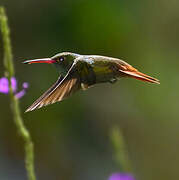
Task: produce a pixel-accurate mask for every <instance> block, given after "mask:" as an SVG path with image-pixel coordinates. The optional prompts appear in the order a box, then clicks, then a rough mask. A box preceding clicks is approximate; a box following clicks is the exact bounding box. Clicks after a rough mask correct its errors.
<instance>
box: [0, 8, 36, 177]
mask: <svg viewBox="0 0 179 180" xmlns="http://www.w3.org/2000/svg"><path fill="white" fill-rule="evenodd" d="M0 29H1V33H2V40H3V46H4V66H5V76H6V77H7V78H8V81H9V90H10V91H9V95H10V101H11V109H12V112H13V116H14V123H15V125H16V128H17V130H18V133H19V135H20V136H21V137H22V139H23V140H24V148H25V166H26V171H27V176H28V180H35V179H36V177H35V172H34V146H33V142H32V139H31V136H30V133H29V131H28V130H27V128H26V127H25V125H24V123H23V119H22V117H21V113H20V108H19V101H18V99H17V98H16V97H15V95H14V94H13V91H12V85H11V78H12V77H13V76H14V65H13V60H12V58H13V56H12V48H11V41H10V36H9V34H10V29H9V27H8V23H7V16H6V13H5V10H4V8H3V7H0Z"/></svg>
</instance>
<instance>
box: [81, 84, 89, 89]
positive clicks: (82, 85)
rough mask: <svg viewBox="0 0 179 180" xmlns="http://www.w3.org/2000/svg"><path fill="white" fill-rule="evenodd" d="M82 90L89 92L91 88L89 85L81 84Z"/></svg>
mask: <svg viewBox="0 0 179 180" xmlns="http://www.w3.org/2000/svg"><path fill="white" fill-rule="evenodd" d="M81 88H82V90H87V89H88V88H89V86H88V84H84V83H81Z"/></svg>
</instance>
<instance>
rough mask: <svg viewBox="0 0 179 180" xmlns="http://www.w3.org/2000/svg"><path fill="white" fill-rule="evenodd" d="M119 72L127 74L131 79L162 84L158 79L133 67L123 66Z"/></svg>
mask: <svg viewBox="0 0 179 180" xmlns="http://www.w3.org/2000/svg"><path fill="white" fill-rule="evenodd" d="M119 71H120V72H123V73H125V74H126V75H127V76H129V77H132V78H135V79H138V80H141V81H145V82H150V83H156V84H160V81H159V80H158V79H156V78H153V77H151V76H148V75H146V74H143V73H141V72H139V71H138V70H137V69H135V68H133V67H132V66H122V68H120V70H119Z"/></svg>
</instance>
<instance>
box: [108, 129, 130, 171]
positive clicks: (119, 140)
mask: <svg viewBox="0 0 179 180" xmlns="http://www.w3.org/2000/svg"><path fill="white" fill-rule="evenodd" d="M110 138H111V142H112V145H113V149H114V154H115V160H116V162H117V164H118V166H119V168H120V171H122V172H131V165H130V162H129V158H128V155H127V150H126V147H125V143H124V138H123V135H122V133H121V131H120V130H119V129H118V128H116V127H114V128H113V129H112V130H111V132H110Z"/></svg>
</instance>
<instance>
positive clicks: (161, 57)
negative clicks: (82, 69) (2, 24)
mask: <svg viewBox="0 0 179 180" xmlns="http://www.w3.org/2000/svg"><path fill="white" fill-rule="evenodd" d="M0 4H1V5H4V6H5V7H6V10H7V14H8V17H9V25H10V28H11V38H12V45H13V54H14V64H15V68H16V77H17V79H18V85H19V89H21V86H22V83H23V82H24V81H27V82H29V84H30V87H29V89H28V92H27V94H26V96H24V97H23V98H22V99H21V100H20V105H21V109H22V114H23V118H24V121H25V124H26V126H27V127H28V128H29V129H30V132H31V134H32V138H33V141H34V143H35V165H36V173H37V177H38V179H43V180H49V179H52V180H57V179H63V180H79V179H80V180H82V179H85V180H92V179H93V180H106V179H108V177H109V175H110V174H111V173H113V172H118V171H119V167H118V164H117V162H116V158H115V153H114V149H113V146H112V144H111V138H110V133H111V129H112V128H113V127H120V129H121V131H122V133H123V136H124V139H125V142H126V147H127V151H128V152H129V159H130V161H131V164H132V167H133V172H132V173H133V174H134V175H135V176H136V179H138V180H151V179H152V180H169V179H179V170H178V165H179V109H178V108H179V100H178V99H179V83H178V81H179V80H178V77H179V70H178V69H179V50H178V47H179V43H178V42H179V36H178V32H179V11H178V7H179V1H177V0H170V1H169V0H150V1H149V0H136V1H129V0H125V1H124V0H38V1H35V0H19V1H12V0H1V3H0ZM0 46H1V47H0V50H1V51H0V52H1V53H0V58H1V61H0V76H3V75H4V74H3V70H4V69H3V63H2V43H1V45H0ZM63 51H71V52H76V53H81V54H99V55H106V56H113V57H119V58H121V59H124V60H126V61H127V62H128V63H130V64H132V65H133V66H134V67H136V68H137V69H139V70H141V71H142V72H144V73H147V74H149V75H152V76H154V77H156V78H158V79H160V81H161V84H160V85H153V84H147V83H143V82H139V81H137V80H133V79H122V80H120V81H119V82H118V83H116V84H114V85H111V84H101V85H98V86H95V87H93V88H91V89H89V90H88V91H85V92H82V91H81V92H78V93H76V94H75V95H74V96H72V97H71V98H69V99H67V100H65V101H63V102H61V103H56V104H54V105H51V106H48V107H45V108H43V109H40V110H37V111H34V112H31V113H26V114H24V113H23V112H24V111H25V109H26V108H27V107H28V106H29V105H31V103H32V102H33V101H34V100H35V99H37V98H38V97H39V96H40V95H41V94H42V93H43V92H44V91H45V90H46V89H47V88H48V87H49V86H51V84H53V82H55V81H56V79H57V76H58V74H57V72H56V70H55V69H54V68H53V66H51V65H45V64H44V65H43V64H35V65H31V66H30V65H29V66H26V65H24V64H22V63H21V62H22V61H24V60H26V59H33V58H41V57H50V56H53V55H55V54H56V53H59V52H63ZM0 115H1V116H0V179H2V180H11V179H13V180H15V179H17V180H20V179H26V174H25V169H24V151H23V143H22V140H21V138H20V137H19V136H18V135H17V132H16V129H15V126H14V124H13V121H12V114H11V112H10V109H9V99H8V97H7V96H6V95H4V94H0Z"/></svg>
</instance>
